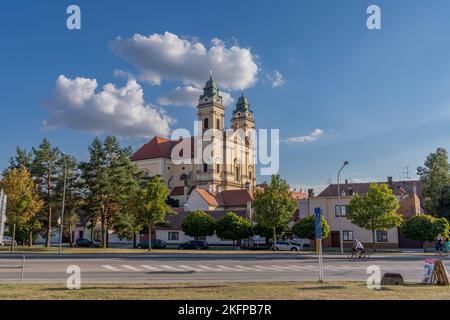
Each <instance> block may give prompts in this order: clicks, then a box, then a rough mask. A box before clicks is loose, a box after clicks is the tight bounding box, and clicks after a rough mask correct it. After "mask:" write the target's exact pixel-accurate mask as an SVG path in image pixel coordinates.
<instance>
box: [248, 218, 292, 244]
mask: <svg viewBox="0 0 450 320" xmlns="http://www.w3.org/2000/svg"><path fill="white" fill-rule="evenodd" d="M287 228H288V224H287V223H282V224H279V225H277V226H276V228H275V231H276V233H277V237H282V236H283V235H284V234H285V233H286V230H287ZM253 234H255V235H258V236H261V237H264V238H265V239H266V244H268V243H269V239H270V238H272V237H273V229H272V228H270V227H266V226H263V225H262V224H260V223H258V224H256V225H254V226H253Z"/></svg>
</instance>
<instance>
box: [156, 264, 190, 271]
mask: <svg viewBox="0 0 450 320" xmlns="http://www.w3.org/2000/svg"><path fill="white" fill-rule="evenodd" d="M160 267H161V268H164V269H168V270H170V271H184V270H183V269H180V268H175V267H172V266H168V265H160Z"/></svg>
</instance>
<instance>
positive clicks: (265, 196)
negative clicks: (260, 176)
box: [253, 175, 297, 250]
mask: <svg viewBox="0 0 450 320" xmlns="http://www.w3.org/2000/svg"><path fill="white" fill-rule="evenodd" d="M253 207H254V212H255V214H254V220H255V222H256V223H258V224H261V225H262V226H264V227H267V228H271V229H272V239H273V243H275V242H276V241H277V231H276V228H277V226H281V225H286V226H287V224H288V223H289V221H291V219H292V216H293V215H294V212H295V210H296V208H297V202H296V201H295V200H294V199H292V194H291V192H290V191H289V185H288V184H287V183H286V181H285V180H283V179H281V178H280V176H279V175H273V176H272V179H271V182H270V184H269V185H267V186H266V187H265V188H263V189H257V190H256V192H255V198H254V201H253ZM273 247H274V250H276V246H275V245H274V246H273Z"/></svg>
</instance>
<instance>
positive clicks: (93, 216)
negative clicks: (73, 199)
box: [80, 136, 137, 247]
mask: <svg viewBox="0 0 450 320" xmlns="http://www.w3.org/2000/svg"><path fill="white" fill-rule="evenodd" d="M130 155H131V150H130V148H121V147H120V144H119V142H118V141H117V139H116V138H115V137H111V136H108V137H106V138H105V140H104V141H103V142H101V141H100V139H98V138H95V139H94V140H93V142H92V143H91V145H90V146H89V161H88V162H82V163H81V164H80V170H81V177H82V183H83V188H84V194H85V202H86V203H85V206H84V208H85V210H86V216H87V218H88V219H89V220H93V221H94V220H98V219H100V222H101V229H102V243H103V247H107V246H108V242H109V236H108V235H109V233H108V232H107V231H108V230H110V227H113V219H114V216H115V215H116V214H120V213H121V209H122V207H121V205H122V204H123V202H124V198H126V197H127V195H128V190H130V189H131V188H133V187H134V185H135V184H136V183H137V182H136V179H135V172H136V166H135V165H134V164H133V163H131V161H130V159H129V157H130Z"/></svg>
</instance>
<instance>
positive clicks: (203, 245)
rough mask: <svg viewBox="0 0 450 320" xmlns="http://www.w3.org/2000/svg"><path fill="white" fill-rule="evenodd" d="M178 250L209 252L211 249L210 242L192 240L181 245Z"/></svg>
mask: <svg viewBox="0 0 450 320" xmlns="http://www.w3.org/2000/svg"><path fill="white" fill-rule="evenodd" d="M178 249H186V250H193V249H194V250H195V249H200V250H208V249H209V245H208V242H206V241H203V240H190V241H188V242H186V243H183V244H180V246H179V247H178Z"/></svg>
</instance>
